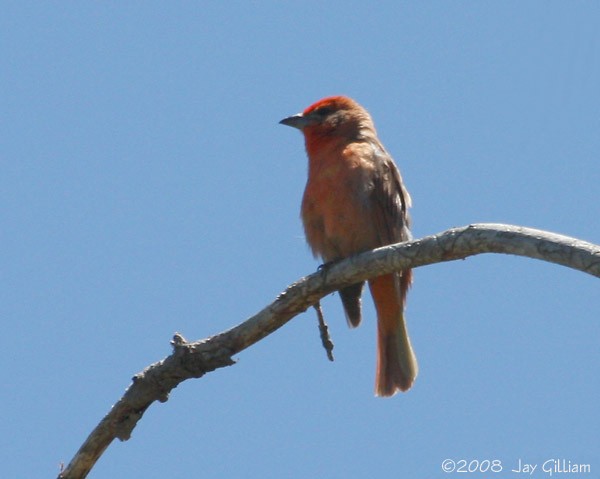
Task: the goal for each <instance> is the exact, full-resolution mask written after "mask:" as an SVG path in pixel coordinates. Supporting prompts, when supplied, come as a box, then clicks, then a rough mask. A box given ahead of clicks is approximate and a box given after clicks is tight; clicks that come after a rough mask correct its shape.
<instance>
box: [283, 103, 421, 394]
mask: <svg viewBox="0 0 600 479" xmlns="http://www.w3.org/2000/svg"><path fill="white" fill-rule="evenodd" d="M280 123H282V124H284V125H288V126H293V127H294V128H298V129H299V130H301V131H302V133H303V134H304V140H305V144H306V152H307V154H308V182H307V183H306V189H305V191H304V198H303V199H302V211H301V217H302V222H303V224H304V231H305V234H306V240H307V242H308V244H309V245H310V247H311V249H312V251H313V254H314V255H315V256H320V257H321V258H323V260H324V261H325V262H326V263H328V262H331V261H337V260H340V259H342V258H347V257H348V256H352V255H355V254H357V253H361V252H363V251H367V250H371V249H374V248H378V247H380V246H384V245H388V244H392V243H398V242H401V241H407V240H409V239H410V238H411V234H410V230H409V216H408V212H407V210H408V208H409V207H410V205H411V200H410V195H409V194H408V191H407V190H406V188H405V187H404V183H403V182H402V177H401V176H400V171H399V170H398V168H397V167H396V165H395V164H394V161H393V160H392V157H391V156H390V155H389V154H388V152H387V151H386V150H385V148H384V147H383V145H382V144H381V142H380V141H379V139H378V138H377V133H376V131H375V126H374V124H373V120H372V119H371V116H370V115H369V113H368V112H367V110H365V109H364V108H363V107H362V106H360V105H359V104H358V103H356V102H355V101H354V100H352V99H350V98H347V97H344V96H334V97H329V98H324V99H322V100H319V101H318V102H316V103H314V104H313V105H311V106H309V107H308V108H307V109H306V110H304V111H303V112H302V113H299V114H297V115H293V116H290V117H288V118H285V119H283V120H281V122H280ZM411 279H412V273H411V270H410V269H407V270H404V271H402V272H401V273H393V274H388V275H385V276H380V277H377V278H373V279H371V280H369V288H370V290H371V295H372V296H373V301H374V303H375V308H376V310H377V372H376V378H375V394H376V395H377V396H393V395H394V394H395V393H396V392H397V391H398V390H400V391H406V390H408V389H409V388H410V387H411V386H412V384H413V382H414V380H415V378H416V377H417V372H418V367H417V360H416V358H415V355H414V353H413V349H412V346H411V344H410V340H409V338H408V332H407V329H406V321H405V318H404V304H405V300H406V293H407V291H408V288H409V286H410V284H411ZM363 286H364V283H357V284H354V285H351V286H348V287H346V288H344V289H342V290H340V296H341V299H342V303H343V306H344V310H345V313H346V319H347V320H348V324H349V325H350V326H351V327H356V326H358V325H359V324H360V321H361V299H360V297H361V294H362V289H363Z"/></svg>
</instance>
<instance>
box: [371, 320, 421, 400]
mask: <svg viewBox="0 0 600 479" xmlns="http://www.w3.org/2000/svg"><path fill="white" fill-rule="evenodd" d="M377 329H378V331H377V372H376V376H375V395H376V396H383V397H389V396H393V395H394V394H396V393H397V392H398V391H407V390H408V389H410V387H411V386H412V385H413V383H414V381H415V379H416V377H417V374H418V372H419V367H418V365H417V359H416V357H415V353H414V352H413V349H412V346H411V344H410V339H409V337H408V332H407V330H406V323H405V321H404V315H403V314H402V315H401V317H400V320H399V321H398V324H397V329H396V330H394V331H391V332H390V331H383V330H382V328H377Z"/></svg>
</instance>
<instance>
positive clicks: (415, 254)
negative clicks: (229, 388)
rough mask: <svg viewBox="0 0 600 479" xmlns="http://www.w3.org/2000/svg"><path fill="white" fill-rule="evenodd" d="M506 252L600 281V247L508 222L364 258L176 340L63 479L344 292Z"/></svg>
mask: <svg viewBox="0 0 600 479" xmlns="http://www.w3.org/2000/svg"><path fill="white" fill-rule="evenodd" d="M481 253H503V254H512V255H518V256H526V257H529V258H535V259H540V260H543V261H548V262H551V263H556V264H560V265H563V266H567V267H570V268H573V269H576V270H579V271H583V272H584V273H588V274H591V275H593V276H596V277H600V246H598V245H594V244H591V243H587V242H584V241H581V240H578V239H575V238H570V237H567V236H562V235H558V234H554V233H549V232H547V231H542V230H535V229H530V228H523V227H519V226H511V225H501V224H474V225H470V226H466V227H461V228H453V229H450V230H447V231H444V232H442V233H439V234H437V235H433V236H427V237H425V238H422V239H419V240H415V241H411V242H406V243H399V244H395V245H390V246H386V247H384V248H379V249H377V250H374V251H369V252H366V253H362V254H360V255H357V256H354V257H352V258H349V259H347V260H344V261H340V262H339V263H336V264H334V265H331V266H329V267H327V268H326V269H325V270H324V271H320V272H316V273H314V274H311V275H310V276H306V277H304V278H302V279H300V280H299V281H297V282H295V283H294V284H292V285H290V286H289V287H288V288H287V289H286V290H285V291H284V292H283V293H281V294H280V295H279V296H278V297H277V298H276V300H275V301H274V302H273V303H271V304H270V305H268V306H267V307H265V308H264V309H263V310H262V311H260V312H258V313H257V314H255V315H254V316H252V317H251V318H249V319H248V320H246V321H245V322H243V323H241V324H239V325H238V326H235V327H233V328H232V329H230V330H228V331H225V332H223V333H220V334H217V335H215V336H212V337H210V338H208V339H204V340H201V341H197V342H193V343H189V342H187V341H186V340H185V339H184V338H183V337H182V336H181V335H179V334H176V335H175V337H174V338H173V341H172V345H173V353H172V354H171V355H170V356H168V357H166V358H165V359H163V360H162V361H159V362H157V363H154V364H152V365H150V366H148V367H147V368H146V369H145V370H144V371H142V372H141V373H139V374H136V375H135V377H134V378H133V383H132V384H131V385H130V386H129V388H128V389H127V391H126V392H125V394H124V395H123V397H122V398H121V399H119V400H118V401H117V403H116V404H115V405H114V406H113V407H112V409H111V410H110V411H109V413H108V414H107V415H106V416H105V417H104V419H102V421H101V422H100V423H99V424H98V426H96V428H95V429H94V430H93V431H92V433H91V434H90V435H89V437H88V438H87V439H86V441H85V442H84V443H83V445H82V446H81V448H80V449H79V451H78V452H77V454H76V455H75V456H74V458H73V459H72V460H71V463H70V464H69V465H68V466H67V467H66V468H65V469H64V470H63V471H61V473H60V475H59V478H62V479H74V478H77V479H82V478H84V477H86V476H87V474H88V473H89V471H90V470H91V469H92V467H93V466H94V464H95V463H96V461H97V460H98V459H99V458H100V456H101V455H102V453H103V452H104V451H105V450H106V448H107V447H108V446H109V445H110V443H111V442H112V441H113V440H114V439H115V438H119V439H121V440H127V439H129V437H130V435H131V431H132V430H133V428H134V427H135V425H136V424H137V422H138V421H139V420H140V419H141V417H142V415H143V414H144V412H145V411H146V409H147V408H148V407H149V406H150V405H151V404H152V403H153V402H154V401H160V402H165V401H166V400H167V399H168V396H169V393H170V391H171V390H172V389H173V388H175V387H177V385H178V384H179V383H181V382H182V381H185V380H186V379H189V378H198V377H201V376H203V375H204V374H206V373H207V372H210V371H214V370H215V369H217V368H221V367H224V366H230V365H232V364H234V360H233V359H232V356H233V355H234V354H236V353H239V352H240V351H243V350H244V349H246V348H248V347H249V346H251V345H253V344H254V343H256V342H258V341H260V340H261V339H263V338H264V337H265V336H268V335H269V334H271V333H272V332H273V331H275V330H276V329H278V328H280V327H281V326H283V325H284V324H285V323H287V322H288V321H289V320H290V319H292V318H293V317H294V316H296V315H298V314H299V313H301V312H303V311H305V310H306V309H307V308H309V307H310V306H313V305H315V304H316V303H318V301H319V300H320V299H321V298H322V297H324V296H326V295H327V294H329V293H331V292H333V291H336V290H338V289H340V288H341V287H344V286H347V285H350V284H355V283H357V282H360V281H364V280H366V279H368V278H372V277H376V276H380V275H383V274H387V273H390V272H392V271H399V270H402V269H406V268H416V267H419V266H424V265H429V264H434V263H440V262H444V261H452V260H456V259H463V258H466V257H468V256H473V255H476V254H481Z"/></svg>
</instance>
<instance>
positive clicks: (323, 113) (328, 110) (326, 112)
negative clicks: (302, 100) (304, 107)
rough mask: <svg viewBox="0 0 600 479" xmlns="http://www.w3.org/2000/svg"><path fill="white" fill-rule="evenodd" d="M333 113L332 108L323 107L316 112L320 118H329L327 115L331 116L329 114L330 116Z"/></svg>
mask: <svg viewBox="0 0 600 479" xmlns="http://www.w3.org/2000/svg"><path fill="white" fill-rule="evenodd" d="M332 111H333V110H332V109H331V108H329V107H328V106H322V107H321V108H317V109H316V110H315V113H316V114H317V115H320V116H327V115H329V114H330V113H331V112H332Z"/></svg>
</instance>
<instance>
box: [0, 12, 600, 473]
mask: <svg viewBox="0 0 600 479" xmlns="http://www.w3.org/2000/svg"><path fill="white" fill-rule="evenodd" d="M2 10H3V14H2V16H1V17H0V53H1V57H2V64H3V67H2V72H1V74H0V75H1V77H0V82H1V84H2V87H1V91H2V94H1V95H0V101H1V108H2V112H3V114H2V115H0V128H1V130H2V141H1V142H0V224H1V225H2V227H1V229H0V241H1V244H2V247H1V248H0V317H1V318H2V319H1V321H2V323H1V324H2V350H3V354H2V358H1V359H0V361H1V365H2V370H3V371H4V372H5V379H4V387H3V388H2V389H3V392H2V394H1V395H0V407H1V410H2V415H1V417H0V429H1V430H2V431H3V434H2V436H0V437H1V439H0V441H1V442H0V446H1V447H0V451H1V452H0V458H1V463H2V468H3V473H4V475H5V476H6V477H42V476H43V477H53V476H54V475H56V473H57V472H58V467H59V463H60V462H61V461H64V462H68V461H69V460H70V459H71V457H72V456H73V454H74V453H75V452H76V450H77V449H78V448H79V446H80V444H81V443H82V441H83V440H84V439H85V437H86V436H87V434H88V433H89V432H90V431H91V429H92V428H93V427H94V426H95V425H96V424H97V422H98V421H99V420H100V419H101V418H102V417H103V415H104V414H105V413H106V412H107V411H108V409H109V408H110V406H111V405H112V404H113V403H114V402H115V401H116V400H117V399H118V398H119V397H120V396H121V394H122V392H123V391H124V390H125V388H126V387H127V386H128V385H129V382H130V378H131V377H132V376H133V375H134V374H135V373H136V372H138V371H140V370H141V369H143V368H144V367H145V366H146V365H148V364H150V363H152V362H155V361H157V360H159V359H161V358H163V357H164V356H166V355H168V354H169V352H170V347H169V340H170V338H171V336H172V334H173V333H174V332H175V331H179V332H181V333H182V334H183V335H184V336H185V337H187V338H188V339H200V338H203V337H207V336H210V335H212V334H215V333H217V332H220V331H222V330H225V329H227V328H229V327H231V326H233V325H235V324H237V323H239V322H241V321H243V320H244V319H245V318H247V317H249V316H250V315H252V314H254V313H255V312H257V311H258V310H259V309H261V308H262V307H263V306H265V305H266V304H268V303H269V302H271V301H272V300H273V299H274V298H275V296H276V295H277V294H278V293H279V292H280V291H282V290H283V289H284V288H285V287H286V286H287V285H288V284H289V283H291V282H293V281H294V280H296V279H298V278H299V277H301V276H303V275H306V274H308V273H311V272H313V271H314V270H315V268H316V267H317V265H318V263H317V262H316V261H315V260H314V259H313V258H312V257H311V255H310V252H309V250H308V248H307V247H306V245H305V242H304V238H303V232H302V227H301V224H300V220H299V217H298V213H299V204H300V199H301V195H302V191H303V187H304V183H305V180H306V158H305V154H304V150H303V142H302V139H301V136H300V135H299V134H298V132H296V131H293V130H292V129H290V128H285V127H282V126H280V125H278V121H279V120H280V119H281V118H283V117H285V116H288V115H290V114H293V113H296V112H297V111H300V110H301V109H303V108H304V107H306V106H307V105H309V104H310V103H312V102H314V101H315V100H317V99H319V98H321V97H323V96H327V95H331V94H339V93H343V94H347V95H350V96H352V97H354V98H355V99H356V100H358V101H359V102H360V103H362V104H363V105H364V106H365V107H367V108H368V109H369V111H370V112H371V114H372V115H373V117H374V120H375V123H376V125H377V127H378V131H379V135H380V138H381V139H382V141H383V143H384V144H385V146H386V148H387V149H388V150H389V151H390V152H391V153H392V155H393V156H394V158H395V160H396V162H397V163H398V165H399V167H400V169H401V171H402V174H403V176H404V179H405V181H406V183H407V186H408V189H409V191H410V192H411V194H412V196H413V200H414V208H413V209H412V216H413V223H414V229H413V232H414V235H415V236H423V235H427V234H432V233H435V232H439V231H442V230H444V229H447V228H449V227H453V226H461V225H465V224H469V223H474V222H505V223H512V224H520V225H525V226H532V227H537V228H542V229H547V230H551V231H555V232H559V233H563V234H566V235H571V236H575V237H578V238H581V239H585V240H588V241H591V242H595V243H600V222H599V220H598V218H600V206H599V205H600V201H599V199H600V194H599V190H598V185H599V183H600V163H599V161H598V153H599V151H600V94H599V89H598V85H600V29H598V19H599V18H600V6H599V4H598V3H595V2H557V1H549V2H538V1H531V2H516V1H508V2H474V1H473V2H469V1H465V2H403V1H400V2H398V1H382V2H373V3H371V4H369V6H368V7H367V6H366V4H365V2H358V1H350V2H311V1H307V2H274V1H270V2H269V1H266V2H54V3H51V2H10V1H9V2H3V6H2ZM323 306H324V310H325V315H326V319H327V321H328V323H329V325H330V329H331V333H332V336H333V340H334V342H335V345H336V348H335V351H334V353H335V356H336V361H335V362H334V363H329V362H328V361H327V360H326V358H325V354H324V352H323V350H322V348H321V345H320V341H319V338H318V332H317V327H316V320H315V318H314V314H313V313H312V312H308V313H306V314H304V315H301V316H299V317H297V318H296V319H295V320H294V321H292V322H291V323H290V324H288V325H286V326H285V327H284V328H283V329H281V330H280V331H277V332H276V333H275V334H273V335H272V336H270V337H268V338H267V339H265V340H264V341H262V342H261V343H259V344H257V345H255V346H254V347H252V348H251V349H249V350H247V351H245V352H243V353H242V354H240V355H239V356H238V357H237V359H238V360H239V362H238V364H237V365H236V366H234V367H231V368H227V369H224V370H220V371H217V372H215V373H212V374H210V375H208V376H206V377H205V378H202V379H200V380H194V381H188V382H186V383H184V384H182V385H181V386H180V387H179V388H177V389H176V390H175V391H173V393H172V395H171V398H170V400H169V401H168V402H167V403H166V404H155V405H153V406H152V407H151V408H150V409H149V410H148V411H147V413H146V414H145V416H144V418H143V420H142V421H141V422H140V423H139V425H138V427H137V428H136V429H135V430H134V433H133V437H132V439H131V440H130V441H128V442H125V443H113V444H112V445H111V446H110V448H109V449H108V450H107V452H106V453H105V455H104V456H103V457H102V459H101V460H100V462H99V463H98V464H97V466H96V468H95V469H94V470H93V472H92V474H91V476H90V477H92V478H97V479H100V478H114V477H145V478H164V477H167V476H168V477H183V476H184V475H189V474H190V473H193V474H199V475H202V476H203V477H248V478H255V477H256V478H268V477H277V478H279V477H298V478H300V477H302V478H304V477H328V478H344V479H345V478H354V477H356V478H363V477H383V476H386V477H428V478H436V477H440V478H441V477H448V476H456V475H459V474H458V473H454V474H445V473H443V472H442V470H441V463H442V461H443V460H444V459H446V458H450V459H455V460H457V461H458V460H460V459H466V460H471V459H476V460H486V459H489V460H491V459H499V460H501V461H502V464H503V467H504V471H503V472H502V473H501V474H497V475H495V477H501V478H503V479H505V478H509V477H518V476H519V474H517V473H513V472H510V469H512V468H514V467H516V465H517V463H518V461H519V460H520V459H521V460H522V461H524V462H529V463H537V464H540V467H541V463H542V462H544V461H545V460H547V459H551V458H564V459H567V460H571V461H573V462H578V463H588V464H591V467H592V471H596V472H595V474H597V471H598V469H599V468H600V447H599V446H600V441H599V439H598V430H600V419H599V415H598V411H597V407H598V400H597V399H598V397H599V396H600V379H599V375H598V368H599V365H600V349H599V348H598V339H599V337H600V325H599V321H598V311H599V310H600V295H599V294H598V280H597V279H595V278H593V277H588V276H586V275H584V274H582V273H578V272H574V271H571V270H568V269H566V268H561V267H558V266H554V265H549V264H544V263H541V262H536V261H533V260H527V259H523V258H513V257H508V256H481V257H476V258H471V259H468V260H466V261H461V262H454V263H449V264H443V265H434V266H429V267H425V268H421V269H418V270H416V271H415V283H414V287H413V289H412V290H411V293H410V296H409V304H408V310H407V315H408V318H409V329H410V333H411V338H412V341H413V345H414V348H415V351H416V353H417V356H418V359H419V364H420V375H419V378H418V379H417V382H416V384H415V386H414V388H413V389H412V390H411V391H410V392H408V393H406V394H401V395H397V396H395V397H394V398H392V399H378V398H374V397H373V379H374V367H375V330H374V323H375V319H374V312H373V308H372V305H371V303H370V300H368V299H367V300H365V320H364V323H363V325H362V327H361V328H359V329H358V330H353V331H349V330H348V329H347V328H346V324H345V320H344V318H343V313H342V309H341V306H340V304H339V298H338V297H337V296H336V295H333V296H331V297H329V298H327V299H326V300H325V301H324V302H323ZM479 476H481V475H479ZM544 476H545V474H540V475H538V476H534V477H544ZM590 477H592V476H590Z"/></svg>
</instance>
